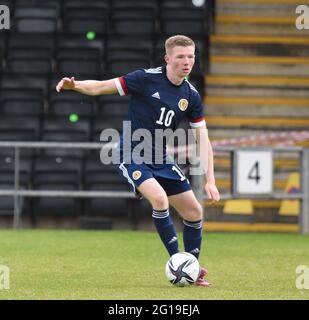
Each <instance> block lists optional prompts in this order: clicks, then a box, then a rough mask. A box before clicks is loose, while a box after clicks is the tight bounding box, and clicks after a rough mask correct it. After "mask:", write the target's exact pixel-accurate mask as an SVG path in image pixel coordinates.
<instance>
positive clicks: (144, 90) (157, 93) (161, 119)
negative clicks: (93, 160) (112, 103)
mask: <svg viewBox="0 0 309 320" xmlns="http://www.w3.org/2000/svg"><path fill="white" fill-rule="evenodd" d="M115 83H116V86H117V89H118V92H119V94H120V95H131V99H130V103H129V110H128V120H129V121H130V122H131V132H132V133H133V132H134V131H135V130H137V129H147V130H148V131H149V132H150V134H151V135H152V136H153V137H154V135H155V132H156V129H162V130H165V129H171V130H172V131H175V130H176V129H177V127H178V125H179V123H180V122H181V121H182V120H183V119H184V118H186V119H188V121H189V123H190V125H191V127H194V128H196V127H200V126H203V125H204V124H205V119H204V110H203V104H202V101H201V97H200V95H199V93H198V92H197V90H196V89H195V88H194V87H193V86H192V85H191V84H190V82H189V81H187V80H184V81H183V82H182V83H181V84H180V85H174V84H173V83H172V82H170V81H169V79H168V78H167V76H166V67H158V68H152V69H139V70H136V71H134V72H131V73H129V74H127V75H125V76H122V77H119V78H116V79H115ZM159 131H160V130H159ZM130 138H131V137H130V136H129V135H127V133H126V132H125V130H124V133H123V137H122V139H121V141H120V148H121V149H122V147H123V139H130ZM139 143H140V141H138V142H137V141H132V140H131V149H133V148H134V147H135V146H136V145H138V144H139ZM161 147H162V146H161ZM157 148H158V145H156V143H155V141H154V139H153V141H152V152H153V155H155V154H156V152H157ZM162 149H163V157H164V158H165V157H166V152H165V149H166V141H165V140H164V141H163V147H162Z"/></svg>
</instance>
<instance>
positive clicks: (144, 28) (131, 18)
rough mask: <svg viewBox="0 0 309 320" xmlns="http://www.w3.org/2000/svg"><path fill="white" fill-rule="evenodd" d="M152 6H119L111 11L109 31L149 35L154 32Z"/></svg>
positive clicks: (154, 20)
mask: <svg viewBox="0 0 309 320" xmlns="http://www.w3.org/2000/svg"><path fill="white" fill-rule="evenodd" d="M155 22H156V19H155V16H154V13H153V9H152V8H148V9H147V8H131V7H127V8H121V9H117V10H115V11H113V12H112V17H111V30H110V31H111V33H113V34H122V35H149V36H152V35H153V34H154V33H155V32H156V23H155Z"/></svg>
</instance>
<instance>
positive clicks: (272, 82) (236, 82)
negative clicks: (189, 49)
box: [205, 74, 309, 89]
mask: <svg viewBox="0 0 309 320" xmlns="http://www.w3.org/2000/svg"><path fill="white" fill-rule="evenodd" d="M205 83H206V85H207V86H219V85H220V86H224V87H230V88H231V87H232V88H233V87H237V88H255V87H258V88H292V89H298V88H307V89H309V77H299V76H297V77H291V76H286V77H279V76H255V75H252V76H250V75H249V76H240V75H237V74H232V75H216V74H213V75H211V74H210V75H206V76H205Z"/></svg>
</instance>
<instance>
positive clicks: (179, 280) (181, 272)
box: [165, 252, 200, 287]
mask: <svg viewBox="0 0 309 320" xmlns="http://www.w3.org/2000/svg"><path fill="white" fill-rule="evenodd" d="M165 274H166V277H167V279H168V281H169V282H170V283H172V284H174V285H176V286H178V287H188V286H190V285H191V284H192V283H194V282H195V281H196V280H197V279H198V276H199V274H200V264H199V262H198V260H197V259H196V258H195V256H194V255H192V254H191V253H188V252H178V253H175V254H173V255H172V256H171V257H170V259H169V260H168V261H167V263H166V265H165Z"/></svg>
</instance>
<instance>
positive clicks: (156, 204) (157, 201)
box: [151, 192, 168, 210]
mask: <svg viewBox="0 0 309 320" xmlns="http://www.w3.org/2000/svg"><path fill="white" fill-rule="evenodd" d="M151 204H152V207H153V209H157V210H164V209H167V208H168V198H167V195H166V194H165V193H164V192H161V193H158V194H156V195H154V196H153V198H152V200H151Z"/></svg>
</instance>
